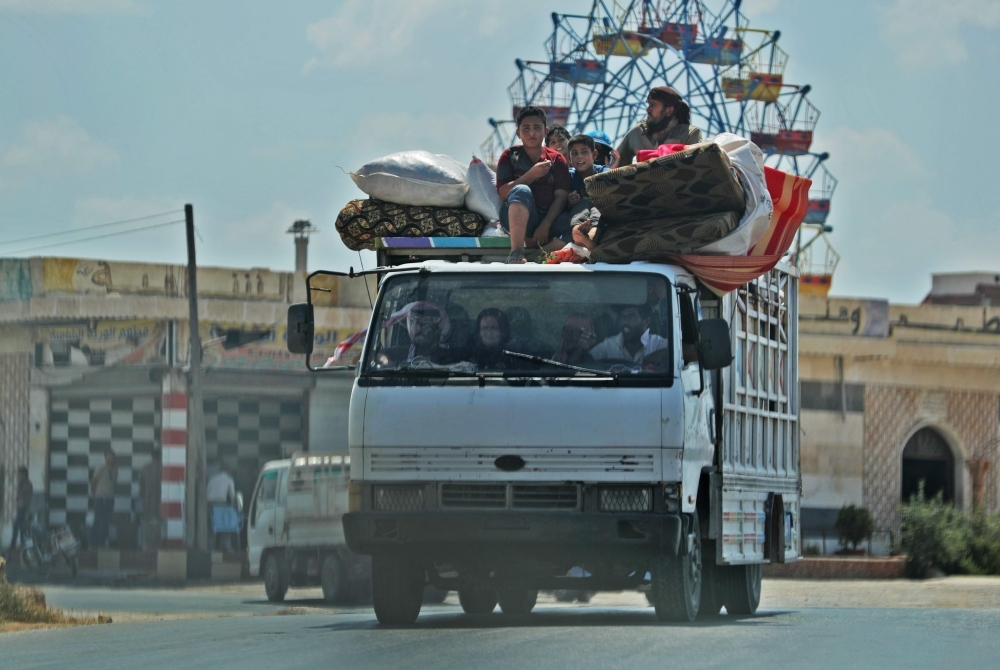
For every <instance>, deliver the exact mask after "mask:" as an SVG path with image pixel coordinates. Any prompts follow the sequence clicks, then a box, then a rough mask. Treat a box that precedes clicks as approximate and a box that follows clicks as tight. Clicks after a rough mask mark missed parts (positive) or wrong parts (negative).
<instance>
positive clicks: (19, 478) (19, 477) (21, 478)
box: [17, 470, 28, 482]
mask: <svg viewBox="0 0 1000 670" xmlns="http://www.w3.org/2000/svg"><path fill="white" fill-rule="evenodd" d="M27 478H28V475H26V474H24V473H23V472H21V471H20V470H18V471H17V481H19V482H23V481H24V480H25V479H27Z"/></svg>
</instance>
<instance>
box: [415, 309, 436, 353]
mask: <svg viewBox="0 0 1000 670" xmlns="http://www.w3.org/2000/svg"><path fill="white" fill-rule="evenodd" d="M406 330H407V332H408V333H409V334H410V341H411V342H413V344H414V345H416V346H417V347H421V348H423V347H433V346H435V345H436V344H437V343H438V341H439V340H440V339H441V315H440V314H439V313H438V312H436V311H434V310H414V311H412V312H410V316H409V317H407V319H406Z"/></svg>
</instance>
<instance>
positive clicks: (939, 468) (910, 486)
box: [903, 428, 955, 502]
mask: <svg viewBox="0 0 1000 670" xmlns="http://www.w3.org/2000/svg"><path fill="white" fill-rule="evenodd" d="M920 482H923V483H924V495H925V496H926V497H927V498H933V497H934V496H936V495H937V494H938V493H941V494H942V496H943V498H944V501H945V502H953V501H954V500H955V457H954V455H953V454H952V452H951V447H949V446H948V443H947V442H945V440H944V438H943V437H941V435H940V433H938V432H937V431H936V430H934V429H933V428H921V429H920V430H918V431H917V432H916V433H914V434H913V436H912V437H911V438H910V439H909V440H908V441H907V442H906V446H905V447H904V448H903V501H904V502H905V501H908V500H909V499H910V498H911V497H913V496H914V495H916V494H917V491H918V490H919V488H920Z"/></svg>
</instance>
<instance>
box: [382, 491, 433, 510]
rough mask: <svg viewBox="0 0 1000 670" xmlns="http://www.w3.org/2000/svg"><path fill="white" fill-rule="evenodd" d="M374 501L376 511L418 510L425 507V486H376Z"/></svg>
mask: <svg viewBox="0 0 1000 670" xmlns="http://www.w3.org/2000/svg"><path fill="white" fill-rule="evenodd" d="M373 502H374V507H375V511H376V512H416V511H418V510H422V509H423V508H424V488H423V487H422V486H376V487H375V490H374V500H373Z"/></svg>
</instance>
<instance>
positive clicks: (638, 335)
mask: <svg viewBox="0 0 1000 670" xmlns="http://www.w3.org/2000/svg"><path fill="white" fill-rule="evenodd" d="M650 320H651V313H650V309H649V306H648V305H646V304H643V305H629V306H627V307H622V308H621V310H620V311H619V312H618V323H619V324H620V325H621V332H620V333H618V334H617V335H612V336H611V337H609V338H607V339H606V340H604V341H603V342H601V343H600V344H598V345H597V346H595V347H594V348H593V349H591V350H590V355H591V356H593V357H594V360H595V361H612V360H618V361H631V362H632V363H637V364H639V365H642V364H644V363H650V364H660V363H662V362H664V361H666V360H667V356H668V355H669V353H670V340H668V339H667V338H665V337H660V336H659V335H657V334H656V333H652V332H650V330H649V324H650Z"/></svg>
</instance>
